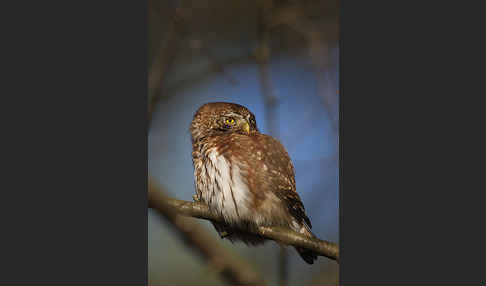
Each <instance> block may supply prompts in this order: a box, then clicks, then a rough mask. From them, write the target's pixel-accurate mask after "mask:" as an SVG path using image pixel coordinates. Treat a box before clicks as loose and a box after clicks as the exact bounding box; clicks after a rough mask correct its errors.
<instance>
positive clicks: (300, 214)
mask: <svg viewBox="0 0 486 286" xmlns="http://www.w3.org/2000/svg"><path fill="white" fill-rule="evenodd" d="M253 138H254V139H255V140H256V141H257V144H256V146H255V150H257V152H256V154H257V155H258V154H259V153H258V151H261V156H260V157H259V158H257V161H256V162H258V161H261V162H262V163H263V167H262V165H261V164H259V165H256V166H255V168H257V169H258V170H259V172H261V174H262V175H263V177H264V180H265V181H268V182H270V184H271V185H270V186H268V188H269V189H270V190H272V191H273V193H274V194H275V195H276V196H277V197H278V198H280V199H281V200H282V201H283V202H284V203H285V204H286V206H287V209H288V212H289V213H290V214H291V215H292V216H293V217H294V218H295V219H296V220H297V221H298V222H301V223H303V224H306V225H307V227H308V229H309V230H310V229H311V228H312V224H311V222H310V219H309V218H308V217H307V215H306V213H305V208H304V204H303V203H302V200H301V199H300V196H299V194H298V193H297V191H296V186H295V172H294V166H293V165H292V161H291V160H290V156H289V155H288V153H287V151H286V150H285V148H284V146H283V145H282V144H281V143H280V142H279V141H278V140H276V139H274V138H273V137H271V136H268V135H265V134H258V135H257V136H254V137H253Z"/></svg>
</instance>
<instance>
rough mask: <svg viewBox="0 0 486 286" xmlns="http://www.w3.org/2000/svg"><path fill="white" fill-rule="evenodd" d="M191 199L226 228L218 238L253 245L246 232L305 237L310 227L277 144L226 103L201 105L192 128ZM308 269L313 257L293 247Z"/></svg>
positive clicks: (257, 240) (248, 114)
mask: <svg viewBox="0 0 486 286" xmlns="http://www.w3.org/2000/svg"><path fill="white" fill-rule="evenodd" d="M190 132H191V139H192V160H193V165H194V181H195V186H196V196H195V197H194V199H195V200H197V201H200V202H203V203H206V204H207V205H208V207H209V209H210V211H211V212H214V213H215V214H218V215H221V216H222V217H223V218H224V222H225V223H214V222H213V225H214V227H215V228H216V230H217V231H218V233H219V235H220V236H221V237H222V238H227V239H229V240H230V241H232V242H236V241H243V242H245V243H246V244H251V245H257V244H260V243H263V242H264V241H265V239H264V238H262V237H260V236H257V235H254V234H251V233H249V232H248V231H245V230H250V231H251V230H256V228H257V227H259V226H279V227H288V228H290V229H292V230H294V231H296V232H299V233H301V234H304V235H306V236H309V237H314V234H313V233H312V232H311V227H312V225H311V222H310V220H309V218H308V217H307V215H306V213H305V210H304V205H303V204H302V201H301V200H300V197H299V195H298V194H297V192H296V189H295V178H294V167H293V165H292V162H291V161H290V157H289V155H288V154H287V152H286V151H285V148H284V147H283V146H282V144H280V142H279V141H277V140H276V139H274V138H272V137H271V136H268V135H265V134H262V133H260V132H259V131H258V128H257V124H256V121H255V116H254V115H253V113H251V112H250V111H249V110H248V109H247V108H246V107H244V106H241V105H239V104H234V103H227V102H212V103H207V104H204V105H203V106H201V107H200V108H199V109H198V110H197V112H196V113H195V115H194V118H193V120H192V123H191V126H190ZM296 250H297V252H298V253H299V254H300V256H301V257H302V258H303V259H304V260H305V261H306V262H307V263H309V264H313V262H314V260H315V259H317V254H316V253H314V252H312V251H309V250H306V249H302V248H298V247H296Z"/></svg>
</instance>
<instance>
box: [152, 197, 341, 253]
mask: <svg viewBox="0 0 486 286" xmlns="http://www.w3.org/2000/svg"><path fill="white" fill-rule="evenodd" d="M154 199H156V198H152V200H154ZM160 199H161V198H160V197H159V201H158V202H157V205H155V206H159V207H160V206H164V207H169V208H170V209H172V210H173V211H175V212H177V213H178V214H180V215H183V216H190V217H195V218H200V219H205V220H210V221H215V222H224V220H223V218H222V217H220V216H218V215H215V214H213V213H211V212H210V211H209V207H208V206H207V205H206V204H204V203H200V202H188V201H181V200H178V199H173V198H165V199H164V201H160ZM152 207H153V206H152ZM254 234H257V235H260V236H262V237H264V238H266V239H270V240H275V241H277V242H280V243H283V244H287V245H292V246H297V247H301V248H306V249H309V250H312V251H314V252H316V253H318V254H320V255H321V256H325V257H328V258H330V259H333V260H336V261H339V246H338V245H337V244H335V243H333V242H328V241H325V240H320V239H317V238H315V239H314V238H309V237H307V236H304V235H302V234H300V233H297V232H294V231H292V230H290V229H285V228H280V227H264V226H262V227H260V228H259V229H258V231H257V232H255V233H254Z"/></svg>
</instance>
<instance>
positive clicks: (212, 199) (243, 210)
mask: <svg viewBox="0 0 486 286" xmlns="http://www.w3.org/2000/svg"><path fill="white" fill-rule="evenodd" d="M194 176H195V183H196V189H197V191H198V193H199V195H200V199H201V200H202V201H203V202H205V203H207V204H208V206H209V208H210V209H211V211H213V212H215V213H218V214H221V215H222V216H223V217H224V219H225V221H226V222H227V223H229V224H233V223H234V224H237V223H238V222H241V220H250V219H251V218H252V211H251V210H250V206H251V200H252V198H251V193H250V190H249V188H248V185H247V184H246V182H245V179H244V173H243V172H242V170H241V169H240V167H239V166H238V164H235V163H234V162H232V159H231V157H230V158H226V157H225V156H223V155H221V154H219V153H218V151H217V150H216V149H215V148H214V149H210V150H208V151H207V152H205V155H204V156H203V157H202V158H201V159H199V160H197V161H195V162H194Z"/></svg>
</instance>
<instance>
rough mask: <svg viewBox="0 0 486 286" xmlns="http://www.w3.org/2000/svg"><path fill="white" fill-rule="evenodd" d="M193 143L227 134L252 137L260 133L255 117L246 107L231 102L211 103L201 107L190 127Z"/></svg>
mask: <svg viewBox="0 0 486 286" xmlns="http://www.w3.org/2000/svg"><path fill="white" fill-rule="evenodd" d="M190 131H191V137H192V141H193V142H194V141H198V140H200V139H202V138H204V137H209V136H216V135H222V134H227V133H240V134H246V135H250V134H252V133H255V132H258V128H257V125H256V121H255V115H253V113H251V111H250V110H248V109H247V108H246V107H244V106H242V105H239V104H236V103H229V102H210V103H206V104H204V105H203V106H201V107H200V108H199V109H198V110H197V111H196V113H195V114H194V118H193V120H192V123H191V127H190Z"/></svg>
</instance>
